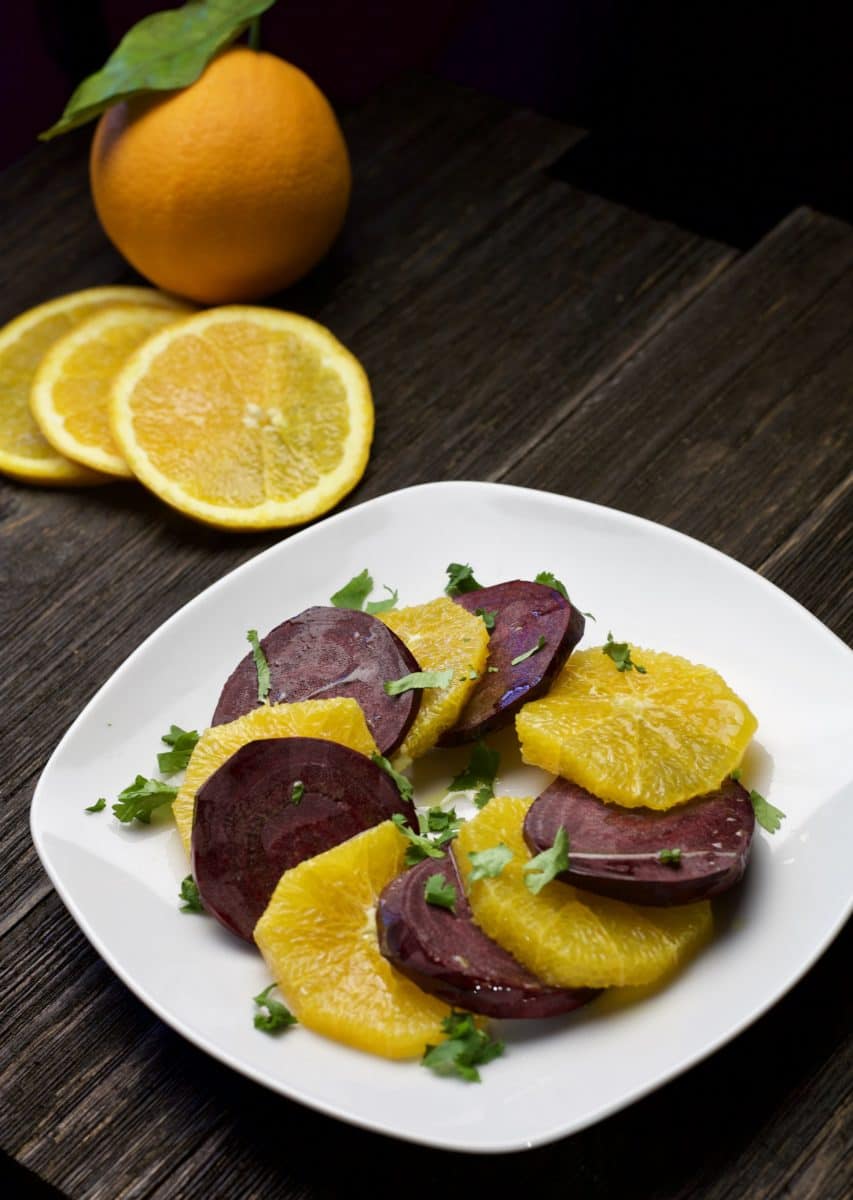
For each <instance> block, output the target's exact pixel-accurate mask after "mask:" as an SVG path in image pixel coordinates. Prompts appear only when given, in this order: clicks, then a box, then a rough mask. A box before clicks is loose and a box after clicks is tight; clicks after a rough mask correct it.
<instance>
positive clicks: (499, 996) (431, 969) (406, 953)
mask: <svg viewBox="0 0 853 1200" xmlns="http://www.w3.org/2000/svg"><path fill="white" fill-rule="evenodd" d="M436 874H440V875H441V876H442V878H443V879H444V881H445V883H450V884H452V885H453V887H454V888H455V889H456V911H455V913H453V912H451V911H450V910H449V909H446V908H439V907H437V906H436V905H434V904H429V903H428V902H427V901H426V899H425V898H424V889H425V888H426V884H427V880H428V879H429V878H430V876H431V875H436ZM376 926H377V930H378V933H379V946H380V949H381V950H382V953H383V954H384V956H385V957H386V958H387V959H388V961H389V962H390V963H392V964H393V965H394V966H395V967H396V968H397V970H398V971H401V972H402V973H403V974H404V975H406V976H408V978H409V979H411V980H412V982H413V983H416V984H417V985H418V987H420V988H422V989H423V990H424V991H425V992H430V993H432V995H434V996H438V997H440V999H442V1000H444V1001H446V1002H447V1003H448V1004H451V1005H454V1006H456V1007H458V1008H464V1009H467V1010H468V1011H469V1012H475V1013H483V1014H484V1015H485V1016H489V1017H553V1016H557V1015H558V1014H559V1013H565V1012H570V1011H571V1010H572V1009H573V1008H578V1007H579V1006H580V1005H581V1004H585V1003H586V1002H587V1001H588V1000H591V999H592V997H593V996H594V995H596V992H595V991H594V990H592V989H590V988H557V987H549V986H548V985H547V984H544V983H542V981H541V980H539V979H537V978H536V976H535V975H531V973H530V972H529V971H528V970H527V969H526V968H525V967H523V966H522V965H521V963H519V962H518V961H517V960H516V959H514V958H513V957H512V955H511V954H508V953H507V951H506V950H504V949H503V948H502V947H501V946H499V945H498V944H497V943H496V942H493V941H492V940H491V938H489V937H487V936H486V935H485V933H483V931H482V930H481V929H480V928H479V927H478V926H477V925H475V924H474V919H473V916H472V914H471V908H470V905H469V904H468V901H467V899H466V898H465V889H464V887H463V884H462V880H461V878H460V876H459V871H458V868H457V866H456V862H455V860H454V858H453V855H452V854H451V853H448V854H447V855H446V856H445V857H444V858H440V859H434V858H427V859H424V861H423V862H421V863H418V865H417V866H416V867H412V869H411V870H409V871H406V872H404V874H402V875H399V876H398V877H397V878H396V879H394V880H393V881H392V882H391V883H389V884H388V886H387V887H386V888H385V890H384V891H383V892H382V894H381V896H380V897H379V904H378V906H377V910H376Z"/></svg>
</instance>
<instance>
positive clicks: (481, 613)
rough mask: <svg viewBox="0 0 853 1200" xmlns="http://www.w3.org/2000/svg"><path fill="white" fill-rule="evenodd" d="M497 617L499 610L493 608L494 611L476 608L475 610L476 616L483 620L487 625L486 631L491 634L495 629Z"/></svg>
mask: <svg viewBox="0 0 853 1200" xmlns="http://www.w3.org/2000/svg"><path fill="white" fill-rule="evenodd" d="M497 615H498V610H497V609H496V608H492V609H488V608H475V609H474V616H475V617H482V618H483V624H484V625H485V627H486V629H488V631H489V633H491V632H492V630H493V629H494V627H495V617H496V616H497Z"/></svg>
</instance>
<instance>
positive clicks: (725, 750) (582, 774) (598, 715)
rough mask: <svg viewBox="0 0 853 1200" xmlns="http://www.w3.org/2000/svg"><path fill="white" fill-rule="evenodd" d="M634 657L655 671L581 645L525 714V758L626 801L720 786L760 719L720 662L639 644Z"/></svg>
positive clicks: (653, 800) (668, 803) (664, 800)
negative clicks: (621, 663) (700, 661)
mask: <svg viewBox="0 0 853 1200" xmlns="http://www.w3.org/2000/svg"><path fill="white" fill-rule="evenodd" d="M630 655H631V659H632V660H633V662H634V663H637V664H639V665H640V666H642V667H644V668H645V674H642V673H640V672H638V671H636V670H626V671H620V670H619V669H618V667H617V666H616V663H615V662H614V661H613V659H612V658H610V656H609V655H608V654H605V653H602V647H600V646H598V647H595V648H593V649H591V650H581V651H576V652H575V653H574V654H573V655H572V657H571V658H570V659H569V661H568V662H567V663H566V665H565V667H564V668H563V670H562V671H561V672H560V674H559V675H558V677H557V679H556V680H555V682H554V684H553V685H552V687H551V690H550V691H549V693H548V695H547V696H545V697H543V699H541V700H534V701H532V702H531V703H530V704H526V705H525V706H524V708H523V709H522V710H521V712H520V713H519V714H518V717H517V718H516V730H517V732H518V737H519V740H520V742H521V755H522V758H523V759H524V761H525V762H526V763H532V764H533V765H534V766H537V767H542V768H543V769H544V770H546V771H553V772H554V774H556V775H562V776H564V777H565V778H566V779H571V780H572V781H573V782H574V783H579V784H580V785H581V787H585V788H586V789H587V790H588V791H590V792H592V793H593V794H594V795H596V796H599V797H600V798H601V799H602V800H609V801H614V802H616V803H617V804H623V805H625V806H626V807H635V806H637V805H644V806H645V807H647V808H657V809H666V808H671V807H672V805H673V804H680V803H682V802H683V801H685V800H689V799H691V798H692V797H693V796H699V795H702V794H704V793H705V792H711V791H713V790H714V789H715V788H717V787H719V785H720V782H721V781H722V780H723V779H724V778H725V777H726V775H728V774H729V773H730V772H731V771H732V770H734V768H735V767H737V766H738V764H739V763H740V761H741V759H742V757H743V753H744V751H745V750H746V747H747V745H748V744H749V741H750V739H751V737H752V735H753V734H754V733H755V730H756V729H757V727H758V722H757V721H756V719H755V717H754V716H753V715H752V713H751V712H750V710H749V709H748V708H747V706H746V704H744V702H743V700H741V699H740V698H739V697H738V696H736V695H735V693H734V692H733V691H732V690H731V688H730V687H729V686H728V684H727V683H726V682H725V680H724V679H723V678H722V677H721V676H720V675H718V674H717V672H716V671H712V670H711V669H710V667H703V666H698V665H697V664H695V663H691V662H688V661H687V659H686V658H679V657H678V656H677V655H674V654H664V653H662V652H659V651H654V650H643V649H641V648H640V647H634V646H631V647H630Z"/></svg>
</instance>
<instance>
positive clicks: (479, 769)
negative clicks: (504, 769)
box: [448, 741, 501, 808]
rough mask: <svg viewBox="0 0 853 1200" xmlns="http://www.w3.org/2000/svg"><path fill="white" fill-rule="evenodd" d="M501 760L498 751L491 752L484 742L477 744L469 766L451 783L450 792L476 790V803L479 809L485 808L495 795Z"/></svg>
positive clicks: (472, 752)
mask: <svg viewBox="0 0 853 1200" xmlns="http://www.w3.org/2000/svg"><path fill="white" fill-rule="evenodd" d="M500 760H501V756H500V754H499V753H498V752H497V750H490V749H489V747H488V746H487V745H486V743H485V742H483V741H479V742H477V744H476V746H475V747H474V749H473V750H472V751H471V757H470V759H469V760H468V766H467V767H465V769H464V770H463V771H460V772H459V774H458V775H456V776H455V777H454V778H453V779H452V780H451V781H450V787H449V788H448V791H450V792H467V791H472V790H473V789H475V788H476V789H477V791H476V795H475V796H474V803H475V804H476V806H477V808H483V807H484V805H486V804H488V802H489V801H490V800H491V799H492V797H493V796H494V794H495V791H494V787H495V778H496V776H497V773H498V765H499V764H500Z"/></svg>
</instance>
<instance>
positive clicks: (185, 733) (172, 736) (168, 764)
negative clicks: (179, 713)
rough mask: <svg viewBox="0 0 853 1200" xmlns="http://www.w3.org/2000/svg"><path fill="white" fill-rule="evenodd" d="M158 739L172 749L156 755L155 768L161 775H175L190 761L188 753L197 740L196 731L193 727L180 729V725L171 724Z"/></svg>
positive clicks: (189, 753)
mask: <svg viewBox="0 0 853 1200" xmlns="http://www.w3.org/2000/svg"><path fill="white" fill-rule="evenodd" d="M160 741H161V742H165V743H166V745H167V746H171V747H172V749H171V750H164V751H163V753H162V754H158V755H157V769H158V770H159V772H160V774H161V775H177V773H178V771H183V770H185V769H186V765H187V763H188V762H189V761H190V755H191V754H192V752H193V750H195V745H196V742H197V741H198V732H197V730H195V729H189V730H187V729H181V727H180V725H172V726H171V728H170V729H169V732H168V733H164V734H163V736H162V737H161V738H160Z"/></svg>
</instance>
